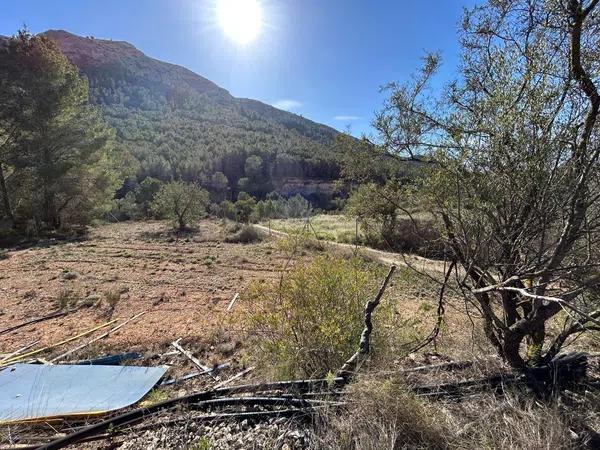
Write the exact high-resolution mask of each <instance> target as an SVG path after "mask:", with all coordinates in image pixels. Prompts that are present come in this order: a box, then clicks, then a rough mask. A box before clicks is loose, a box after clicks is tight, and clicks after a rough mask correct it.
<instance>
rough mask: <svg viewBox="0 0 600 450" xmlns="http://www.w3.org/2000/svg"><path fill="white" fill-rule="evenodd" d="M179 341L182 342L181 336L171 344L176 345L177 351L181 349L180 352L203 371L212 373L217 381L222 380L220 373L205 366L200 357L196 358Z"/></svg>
mask: <svg viewBox="0 0 600 450" xmlns="http://www.w3.org/2000/svg"><path fill="white" fill-rule="evenodd" d="M179 342H181V338H179V339H177V340H176V341H174V342H171V345H172V346H173V347H175V349H176V350H177V351H179V353H181V354H182V355H183V356H185V357H186V358H187V359H189V360H190V361H191V362H192V363H193V364H194V365H195V366H196V367H197V368H198V369H200V371H201V372H205V373H207V374H208V375H210V376H211V377H213V378H214V379H215V380H216V381H220V380H221V377H219V375H216V374H214V373H212V371H211V368H210V367H208V366H205V365H204V364H202V363H201V362H200V360H199V359H198V358H196V357H195V356H194V355H192V353H191V352H189V351H188V350H186V349H185V348H183V347H182V346H181V345H180V344H179Z"/></svg>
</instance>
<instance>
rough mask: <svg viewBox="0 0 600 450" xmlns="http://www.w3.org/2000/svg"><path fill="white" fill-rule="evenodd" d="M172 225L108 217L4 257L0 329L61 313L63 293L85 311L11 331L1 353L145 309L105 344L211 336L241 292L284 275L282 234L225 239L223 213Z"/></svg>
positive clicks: (133, 346) (140, 345) (126, 346)
mask: <svg viewBox="0 0 600 450" xmlns="http://www.w3.org/2000/svg"><path fill="white" fill-rule="evenodd" d="M168 230H169V226H168V224H167V223H164V222H145V223H141V222H138V223H117V224H108V225H101V226H98V227H96V228H92V229H91V230H90V233H89V236H88V238H87V239H85V240H82V241H79V242H62V243H56V245H51V246H46V245H40V246H36V247H31V248H28V249H25V250H17V251H11V252H9V257H8V258H7V259H5V260H3V261H0V330H3V329H6V328H8V327H11V326H14V325H15V324H19V323H21V322H25V321H27V320H29V319H32V318H36V317H40V316H44V315H46V314H48V313H50V312H52V311H56V310H57V309H58V308H59V306H60V305H59V303H60V302H61V301H62V302H69V304H70V305H71V306H73V305H77V306H78V309H77V310H76V311H75V312H73V313H70V314H68V315H67V316H65V317H59V318H56V319H52V320H49V321H46V322H43V323H38V324H33V325H29V326H26V327H24V328H21V329H19V330H17V331H15V332H12V333H8V334H6V335H4V336H2V337H1V338H0V353H7V352H11V351H13V350H15V349H17V348H19V347H21V346H23V345H25V344H27V343H29V342H32V341H34V340H36V339H40V342H39V344H38V345H36V347H38V346H43V345H50V344H52V343H56V342H59V341H61V340H62V339H66V338H69V337H71V336H75V335H77V334H78V333H81V332H84V331H86V330H88V329H90V328H92V327H94V326H95V325H100V324H103V323H106V322H108V321H110V320H113V319H119V321H121V320H124V319H127V318H129V317H131V316H133V315H135V314H137V313H140V312H142V311H148V312H147V313H146V314H145V315H144V316H142V317H140V318H139V319H138V320H137V321H136V322H135V323H133V324H131V325H127V326H126V327H124V328H123V329H122V330H119V332H118V333H115V334H114V335H111V336H109V337H108V338H106V339H104V340H102V346H103V347H104V349H114V350H120V351H129V350H140V349H144V350H147V349H149V348H153V347H156V346H163V345H165V344H167V343H170V342H172V341H173V340H175V339H177V338H180V337H182V338H184V341H185V340H191V339H193V340H195V341H200V342H202V341H207V340H208V339H209V338H211V333H214V331H215V327H216V326H217V324H218V323H219V321H220V319H221V318H222V316H223V315H224V313H225V312H226V310H227V306H228V304H229V302H230V301H231V299H232V297H233V296H234V294H235V293H236V292H240V291H243V289H244V288H245V287H246V286H247V285H248V284H249V283H250V282H251V281H252V280H260V279H265V280H266V279H269V278H273V277H276V276H277V273H278V271H279V270H280V269H281V268H282V267H283V265H284V263H285V261H286V256H285V255H284V254H283V253H282V252H281V251H279V250H278V248H277V246H276V245H274V243H273V241H264V242H260V243H256V244H249V245H244V244H231V243H226V242H224V241H223V237H224V231H223V227H222V225H221V224H220V223H219V222H218V221H213V220H205V221H202V223H201V224H200V229H199V231H198V232H197V233H195V234H193V235H190V236H183V237H180V238H179V239H177V238H176V237H175V236H174V235H172V234H170V233H169V231H168ZM111 296H112V299H114V298H115V297H117V300H116V305H115V306H114V310H112V311H111V307H110V302H111ZM119 296H120V297H119ZM113 301H114V300H113ZM86 304H88V305H87V306H86ZM90 305H91V306H90ZM63 306H64V305H63ZM117 323H118V322H117ZM71 346H73V344H71Z"/></svg>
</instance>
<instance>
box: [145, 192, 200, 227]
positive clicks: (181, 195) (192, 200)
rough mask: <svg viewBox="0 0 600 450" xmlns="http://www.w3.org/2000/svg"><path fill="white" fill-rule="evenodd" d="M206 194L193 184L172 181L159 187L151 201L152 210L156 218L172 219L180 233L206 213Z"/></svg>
mask: <svg viewBox="0 0 600 450" xmlns="http://www.w3.org/2000/svg"><path fill="white" fill-rule="evenodd" d="M208 204H209V195H208V192H207V191H205V190H204V189H201V188H200V187H198V186H197V185H195V184H192V183H184V182H181V181H172V182H170V183H167V184H164V185H162V186H161V188H160V190H159V191H158V193H157V194H156V195H155V196H154V200H153V201H152V210H153V212H154V213H155V214H157V215H158V216H163V217H167V218H169V219H174V220H175V221H176V223H177V226H178V228H179V230H180V231H183V230H185V229H186V228H187V226H188V225H189V224H190V223H191V222H194V221H196V220H198V219H200V218H201V217H202V216H203V215H204V214H205V213H206V207H207V206H208Z"/></svg>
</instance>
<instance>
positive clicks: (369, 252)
mask: <svg viewBox="0 0 600 450" xmlns="http://www.w3.org/2000/svg"><path fill="white" fill-rule="evenodd" d="M253 226H254V227H255V228H256V229H258V230H260V231H262V232H264V233H267V234H269V233H271V234H272V235H275V236H282V237H283V236H289V233H286V232H285V231H279V230H274V229H269V228H268V227H265V226H264V225H253ZM321 242H323V243H325V244H326V245H328V246H330V247H333V248H337V249H339V250H342V251H343V252H344V253H348V252H352V253H354V252H356V251H357V250H358V252H359V253H360V254H361V255H363V256H366V257H368V258H370V259H372V260H374V261H377V262H379V263H382V264H385V265H392V264H395V265H397V266H400V267H410V268H414V269H416V270H418V271H420V272H427V273H430V272H431V271H434V272H437V273H444V272H445V270H446V267H447V266H446V264H445V263H444V261H438V260H434V259H428V258H423V257H421V256H417V255H407V254H404V255H403V254H400V253H393V252H385V251H383V250H375V249H373V248H370V247H366V246H364V245H352V244H344V243H341V242H334V241H321Z"/></svg>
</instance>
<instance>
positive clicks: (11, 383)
mask: <svg viewBox="0 0 600 450" xmlns="http://www.w3.org/2000/svg"><path fill="white" fill-rule="evenodd" d="M165 372H166V368H164V367H137V366H129V367H124V366H79V365H38V364H15V365H13V366H9V367H7V368H5V369H3V370H2V371H0V423H2V422H18V421H29V420H40V419H44V418H52V417H65V416H73V415H92V414H99V413H103V412H108V411H113V410H116V409H120V408H124V407H126V406H129V405H132V404H133V403H136V402H138V401H139V400H140V399H141V398H142V397H143V396H144V395H145V394H147V393H148V391H150V389H152V387H153V386H154V385H155V384H156V383H157V382H158V380H160V378H161V377H162V376H163V375H164V374H165Z"/></svg>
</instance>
